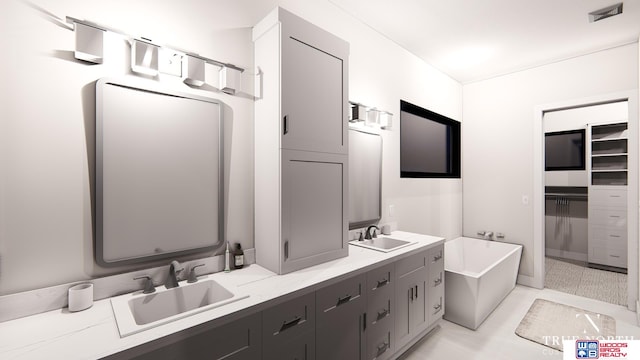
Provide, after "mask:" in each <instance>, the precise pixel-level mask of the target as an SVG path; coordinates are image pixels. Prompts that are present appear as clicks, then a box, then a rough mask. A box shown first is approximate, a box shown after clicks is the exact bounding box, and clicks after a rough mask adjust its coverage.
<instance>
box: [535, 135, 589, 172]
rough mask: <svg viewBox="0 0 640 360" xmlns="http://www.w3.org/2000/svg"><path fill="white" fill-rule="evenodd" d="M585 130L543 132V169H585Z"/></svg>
mask: <svg viewBox="0 0 640 360" xmlns="http://www.w3.org/2000/svg"><path fill="white" fill-rule="evenodd" d="M584 138H585V130H584V129H579V130H569V131H556V132H548V133H546V134H544V168H545V171H565V170H585V146H584V141H585V140H584Z"/></svg>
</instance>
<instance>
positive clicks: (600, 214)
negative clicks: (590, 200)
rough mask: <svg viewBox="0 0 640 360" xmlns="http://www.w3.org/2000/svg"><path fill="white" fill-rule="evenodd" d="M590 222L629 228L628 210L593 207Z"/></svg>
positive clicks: (616, 227) (611, 226) (590, 212)
mask: <svg viewBox="0 0 640 360" xmlns="http://www.w3.org/2000/svg"><path fill="white" fill-rule="evenodd" d="M589 223H590V224H593V225H601V226H606V227H608V228H614V229H626V228H627V211H626V210H624V209H618V208H616V209H608V208H591V209H590V210H589Z"/></svg>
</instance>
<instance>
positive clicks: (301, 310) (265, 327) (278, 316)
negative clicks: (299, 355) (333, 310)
mask: <svg viewBox="0 0 640 360" xmlns="http://www.w3.org/2000/svg"><path fill="white" fill-rule="evenodd" d="M314 329H315V294H314V293H310V294H307V295H304V296H301V297H298V298H295V299H293V300H289V301H287V302H285V303H282V304H279V305H276V306H274V307H272V308H269V309H267V310H264V311H263V312H262V339H263V344H264V348H265V351H270V350H277V349H278V348H280V347H282V346H283V345H284V344H286V343H290V342H291V340H292V339H293V338H295V337H297V336H299V335H300V334H302V333H304V332H311V333H313V332H314Z"/></svg>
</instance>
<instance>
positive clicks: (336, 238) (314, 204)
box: [257, 150, 348, 273]
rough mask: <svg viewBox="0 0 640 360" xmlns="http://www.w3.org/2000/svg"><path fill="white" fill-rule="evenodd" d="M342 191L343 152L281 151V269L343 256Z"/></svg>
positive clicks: (344, 201) (344, 203)
mask: <svg viewBox="0 0 640 360" xmlns="http://www.w3.org/2000/svg"><path fill="white" fill-rule="evenodd" d="M257 176H259V175H257ZM347 189H348V187H347V155H335V154H322V153H310V152H305V151H292V150H283V151H282V247H283V248H282V251H283V255H284V257H283V259H284V261H283V264H282V270H283V271H282V272H283V273H287V272H291V271H294V270H298V269H302V268H304V267H307V266H311V265H315V264H318V263H321V262H324V261H328V260H332V259H335V258H336V257H339V256H337V254H340V256H346V255H347V252H348V244H347V241H346V239H347V229H348V223H347V216H346V211H347V199H348V197H347V194H346V191H347Z"/></svg>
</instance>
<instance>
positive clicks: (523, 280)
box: [516, 274, 544, 289]
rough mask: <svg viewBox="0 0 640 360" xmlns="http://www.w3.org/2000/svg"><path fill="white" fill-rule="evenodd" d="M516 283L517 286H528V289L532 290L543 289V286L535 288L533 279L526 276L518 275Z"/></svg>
mask: <svg viewBox="0 0 640 360" xmlns="http://www.w3.org/2000/svg"><path fill="white" fill-rule="evenodd" d="M516 283H517V284H518V285H523V286H528V287H532V288H536V289H542V288H544V285H543V286H542V287H540V286H536V281H535V278H534V277H533V276H527V275H522V274H518V278H517V280H516Z"/></svg>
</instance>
